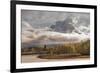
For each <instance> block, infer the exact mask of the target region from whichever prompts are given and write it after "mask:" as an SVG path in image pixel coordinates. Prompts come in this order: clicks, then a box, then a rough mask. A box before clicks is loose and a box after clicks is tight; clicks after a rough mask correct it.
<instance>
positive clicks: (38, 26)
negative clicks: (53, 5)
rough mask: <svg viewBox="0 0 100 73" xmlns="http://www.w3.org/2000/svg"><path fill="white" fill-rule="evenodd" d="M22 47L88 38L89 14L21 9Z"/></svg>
mask: <svg viewBox="0 0 100 73" xmlns="http://www.w3.org/2000/svg"><path fill="white" fill-rule="evenodd" d="M21 25H22V47H30V46H32V45H37V44H51V43H55V44H58V43H65V42H78V41H80V40H84V39H87V38H89V34H90V14H89V13H82V12H81V13H79V12H61V11H57V12H56V11H35V10H21Z"/></svg>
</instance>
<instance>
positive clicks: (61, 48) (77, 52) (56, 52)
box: [22, 40, 90, 59]
mask: <svg viewBox="0 0 100 73" xmlns="http://www.w3.org/2000/svg"><path fill="white" fill-rule="evenodd" d="M29 54H33V55H36V54H38V55H39V56H38V57H39V58H47V59H49V58H50V59H51V58H53V59H54V58H55V59H56V58H69V57H77V56H89V55H90V40H86V41H81V42H79V43H67V44H52V45H44V46H40V47H30V48H24V49H22V55H29Z"/></svg>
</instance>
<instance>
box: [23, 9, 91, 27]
mask: <svg viewBox="0 0 100 73" xmlns="http://www.w3.org/2000/svg"><path fill="white" fill-rule="evenodd" d="M69 17H79V20H80V21H84V22H85V24H86V25H89V24H90V14H89V13H79V12H78V13H76V12H61V11H59V12H56V11H36V10H21V20H22V22H24V21H25V22H27V23H29V24H30V25H32V27H34V28H42V27H49V26H51V25H55V23H56V22H57V21H64V20H66V19H67V18H69ZM80 25H82V24H80ZM22 28H23V27H22Z"/></svg>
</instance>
